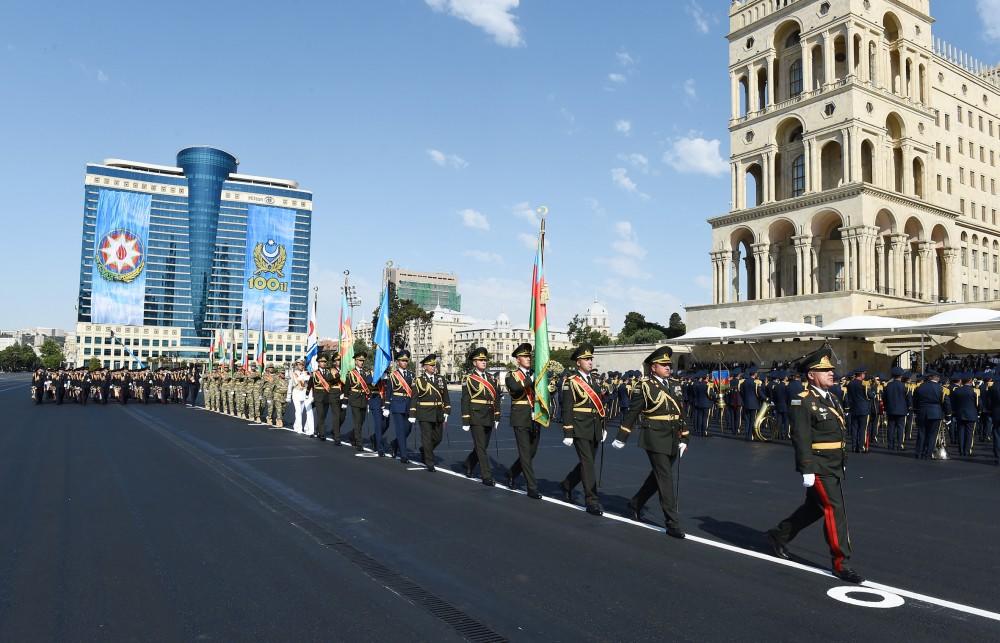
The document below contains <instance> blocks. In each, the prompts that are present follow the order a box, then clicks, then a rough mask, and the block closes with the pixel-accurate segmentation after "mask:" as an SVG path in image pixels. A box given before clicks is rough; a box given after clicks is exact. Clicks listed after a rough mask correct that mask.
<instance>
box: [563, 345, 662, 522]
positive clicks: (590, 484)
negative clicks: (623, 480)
mask: <svg viewBox="0 0 1000 643" xmlns="http://www.w3.org/2000/svg"><path fill="white" fill-rule="evenodd" d="M570 359H572V360H573V361H574V362H576V370H575V371H574V372H571V373H569V374H567V376H566V378H565V379H564V381H563V386H562V394H561V397H562V421H563V422H562V424H563V444H565V445H566V446H568V447H570V446H571V447H574V448H575V449H576V455H577V458H578V459H579V462H578V463H577V465H576V466H575V467H574V468H573V469H572V470H571V471H570V472H569V473H568V474H567V475H566V477H565V478H564V479H563V481H562V482H561V483H559V486H560V488H561V489H562V494H563V499H564V500H565V501H566V502H573V489H574V488H575V487H576V485H578V484H580V482H581V481H582V482H583V493H584V496H585V501H586V506H587V513H589V514H591V515H594V516H600V515H602V514H603V513H604V508H603V507H602V506H601V503H600V499H599V498H598V495H597V476H596V475H595V473H594V457H595V455H596V452H597V445H598V444H600V443H601V442H603V441H604V439H605V438H607V436H608V432H607V430H606V429H605V428H604V419H605V410H604V403H603V402H602V401H601V398H600V395H599V394H598V393H597V391H596V389H595V388H594V387H595V383H594V382H593V380H592V379H591V374H590V373H591V370H593V366H594V347H593V346H591V345H590V344H581V345H580V346H579V347H577V348H576V350H574V351H573V353H572V355H570ZM634 410H635V409H630V410H629V413H632V412H633V411H634ZM678 412H679V411H678Z"/></svg>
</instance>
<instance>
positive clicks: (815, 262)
mask: <svg viewBox="0 0 1000 643" xmlns="http://www.w3.org/2000/svg"><path fill="white" fill-rule="evenodd" d="M822 245H823V238H822V237H814V238H813V240H812V243H810V244H809V245H807V246H806V259H807V261H806V292H808V293H809V294H810V295H813V294H816V293H818V292H819V251H820V249H821V247H822Z"/></svg>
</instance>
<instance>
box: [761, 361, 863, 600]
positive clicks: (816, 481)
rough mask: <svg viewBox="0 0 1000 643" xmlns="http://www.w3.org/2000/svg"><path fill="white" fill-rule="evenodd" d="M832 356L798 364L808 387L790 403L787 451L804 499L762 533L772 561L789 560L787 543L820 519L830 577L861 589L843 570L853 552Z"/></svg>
mask: <svg viewBox="0 0 1000 643" xmlns="http://www.w3.org/2000/svg"><path fill="white" fill-rule="evenodd" d="M831 354H832V351H831V350H830V349H829V348H827V347H824V348H821V349H819V350H818V351H816V352H814V353H812V354H811V355H808V356H807V357H805V358H804V359H803V360H802V361H801V362H799V370H800V371H801V372H804V373H805V376H806V380H807V382H808V386H807V388H806V389H805V390H804V391H802V392H801V393H799V395H798V397H796V398H795V399H793V400H792V401H791V408H792V445H793V446H794V447H795V469H796V471H798V472H799V473H801V474H802V485H803V486H804V487H805V488H806V498H805V501H804V502H803V503H802V506H801V507H799V508H798V509H796V510H795V512H794V513H792V515H790V516H789V517H788V518H786V519H785V520H783V521H782V522H781V523H780V524H779V525H778V526H777V527H775V528H774V529H772V530H770V531H768V532H767V538H768V541H769V542H770V544H771V548H772V550H773V551H774V555H775V556H778V557H779V558H784V559H788V558H790V557H791V554H789V552H788V548H787V545H788V543H789V542H791V540H792V539H793V538H795V536H796V535H798V533H799V532H800V531H802V530H803V529H805V528H806V527H808V526H809V525H811V524H813V523H814V522H816V521H817V520H819V519H820V518H822V519H823V521H824V522H823V534H824V535H825V536H826V542H827V545H828V546H829V548H830V556H831V558H832V559H833V574H834V575H835V576H836V577H837V578H840V579H841V580H845V581H847V582H849V583H860V582H862V581H864V578H862V576H861V575H860V574H858V573H857V572H856V571H854V570H853V569H851V568H850V567H848V565H847V563H848V561H849V560H850V558H851V549H852V548H851V535H850V533H849V532H848V529H847V508H846V506H845V505H844V489H843V481H844V471H845V464H846V461H847V423H846V419H845V417H844V409H843V407H842V406H841V404H840V401H839V400H838V399H837V398H836V397H835V396H834V395H832V394H831V393H830V390H829V389H830V386H831V385H832V384H833V370H834V366H833V363H832V362H831V361H830V356H831Z"/></svg>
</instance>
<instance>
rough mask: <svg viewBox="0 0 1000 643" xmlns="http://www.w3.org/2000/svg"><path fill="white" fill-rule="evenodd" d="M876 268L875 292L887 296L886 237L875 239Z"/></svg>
mask: <svg viewBox="0 0 1000 643" xmlns="http://www.w3.org/2000/svg"><path fill="white" fill-rule="evenodd" d="M875 268H876V272H875V291H876V292H878V293H879V294H885V292H886V289H887V288H888V286H886V279H885V237H883V236H881V235H879V236H878V237H876V238H875Z"/></svg>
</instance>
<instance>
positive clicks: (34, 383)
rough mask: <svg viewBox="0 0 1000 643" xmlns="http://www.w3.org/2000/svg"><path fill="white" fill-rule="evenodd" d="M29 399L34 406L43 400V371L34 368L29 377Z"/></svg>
mask: <svg viewBox="0 0 1000 643" xmlns="http://www.w3.org/2000/svg"><path fill="white" fill-rule="evenodd" d="M31 399H33V400H35V404H41V403H42V402H43V401H44V400H45V369H43V368H36V369H35V372H34V374H33V375H32V376H31Z"/></svg>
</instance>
